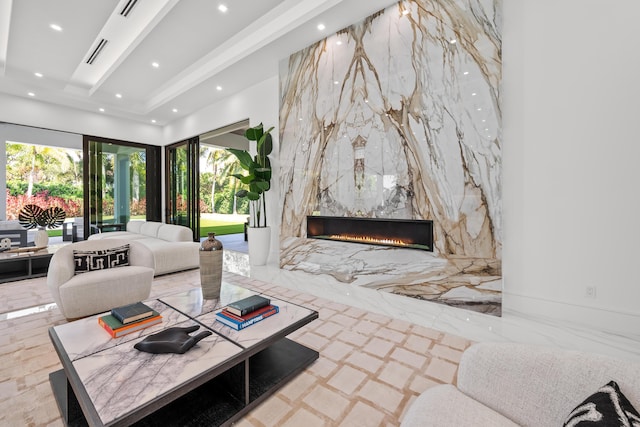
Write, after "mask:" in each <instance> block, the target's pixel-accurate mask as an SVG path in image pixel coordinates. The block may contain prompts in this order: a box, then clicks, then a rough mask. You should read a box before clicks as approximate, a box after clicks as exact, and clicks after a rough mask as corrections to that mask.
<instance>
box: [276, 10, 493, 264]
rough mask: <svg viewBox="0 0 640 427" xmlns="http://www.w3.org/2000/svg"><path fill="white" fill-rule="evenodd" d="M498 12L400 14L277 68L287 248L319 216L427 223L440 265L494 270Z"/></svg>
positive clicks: (390, 13) (370, 22) (368, 23)
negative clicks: (473, 262)
mask: <svg viewBox="0 0 640 427" xmlns="http://www.w3.org/2000/svg"><path fill="white" fill-rule="evenodd" d="M500 11H501V0H447V1H437V0H408V1H403V2H400V3H398V4H396V5H394V6H392V7H389V8H387V9H385V10H384V11H381V12H379V13H377V14H375V15H372V16H370V17H368V18H367V19H365V20H364V21H363V22H361V23H358V24H355V25H353V26H351V27H348V28H346V29H344V30H342V31H340V32H339V33H337V34H335V35H333V36H331V37H328V38H326V39H324V40H322V41H320V42H318V43H316V44H314V45H312V46H309V47H308V48H306V49H304V50H302V51H300V52H298V53H296V54H294V55H292V56H291V57H290V58H289V59H288V61H283V62H282V63H281V70H280V76H281V85H280V86H281V109H280V164H281V165H282V166H281V173H280V177H281V178H280V179H281V182H280V185H281V189H282V193H281V195H282V207H283V208H282V209H283V210H282V221H281V239H282V242H283V244H284V241H286V240H287V239H289V238H292V237H304V236H305V230H306V216H307V215H311V214H314V213H317V214H321V215H328V216H364V217H379V218H404V219H431V220H433V221H434V239H435V248H434V249H435V252H436V254H442V255H446V256H448V255H456V256H463V257H470V258H474V257H475V258H484V259H499V258H500V257H501V254H500V252H501V242H502V239H501V221H502V220H501V209H502V208H501V189H500V180H501V169H502V167H501V145H502V141H501V113H500V80H501V44H502V41H501V16H500ZM281 249H282V250H284V248H281ZM283 255H284V254H283ZM284 264H286V262H283V263H282V265H283V266H284Z"/></svg>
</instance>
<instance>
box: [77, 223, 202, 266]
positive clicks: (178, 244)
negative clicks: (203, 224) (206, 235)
mask: <svg viewBox="0 0 640 427" xmlns="http://www.w3.org/2000/svg"><path fill="white" fill-rule="evenodd" d="M98 239H124V240H127V241H136V242H139V243H142V244H143V245H145V246H146V247H148V248H149V249H150V250H151V252H152V253H153V259H154V269H155V275H156V276H158V275H160V274H167V273H173V272H176V271H181V270H188V269H192V268H198V267H199V265H200V255H199V253H198V251H199V250H200V243H198V242H194V241H193V233H192V231H191V229H190V228H188V227H184V226H182V225H175V224H165V223H162V222H154V221H140V220H132V221H129V222H128V223H127V230H126V231H111V232H105V233H97V234H92V235H91V236H89V239H88V240H98Z"/></svg>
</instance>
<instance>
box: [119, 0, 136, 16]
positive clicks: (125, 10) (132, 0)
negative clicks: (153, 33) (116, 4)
mask: <svg viewBox="0 0 640 427" xmlns="http://www.w3.org/2000/svg"><path fill="white" fill-rule="evenodd" d="M136 3H138V0H129V1H128V2H127V4H125V5H124V7H123V8H122V10H121V11H120V15H122V16H124V17H125V18H126V17H127V16H129V14H130V13H131V9H133V7H134V6H135V5H136Z"/></svg>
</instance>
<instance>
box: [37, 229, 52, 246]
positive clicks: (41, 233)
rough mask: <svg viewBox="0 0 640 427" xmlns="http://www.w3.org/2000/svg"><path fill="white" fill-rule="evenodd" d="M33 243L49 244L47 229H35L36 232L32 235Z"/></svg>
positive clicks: (39, 244) (38, 244)
mask: <svg viewBox="0 0 640 427" xmlns="http://www.w3.org/2000/svg"><path fill="white" fill-rule="evenodd" d="M33 243H34V244H35V245H36V246H37V247H42V246H47V245H48V244H49V234H47V230H45V229H43V228H42V229H39V230H38V231H36V234H35V235H34V236H33Z"/></svg>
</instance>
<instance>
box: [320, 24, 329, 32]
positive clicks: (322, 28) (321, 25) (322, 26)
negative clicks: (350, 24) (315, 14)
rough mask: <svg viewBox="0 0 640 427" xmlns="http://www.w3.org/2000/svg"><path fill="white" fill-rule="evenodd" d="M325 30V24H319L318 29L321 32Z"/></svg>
mask: <svg viewBox="0 0 640 427" xmlns="http://www.w3.org/2000/svg"><path fill="white" fill-rule="evenodd" d="M325 28H327V27H325V26H324V24H318V29H319V30H320V31H322V30H324V29H325Z"/></svg>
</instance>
